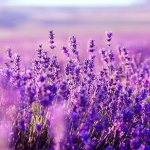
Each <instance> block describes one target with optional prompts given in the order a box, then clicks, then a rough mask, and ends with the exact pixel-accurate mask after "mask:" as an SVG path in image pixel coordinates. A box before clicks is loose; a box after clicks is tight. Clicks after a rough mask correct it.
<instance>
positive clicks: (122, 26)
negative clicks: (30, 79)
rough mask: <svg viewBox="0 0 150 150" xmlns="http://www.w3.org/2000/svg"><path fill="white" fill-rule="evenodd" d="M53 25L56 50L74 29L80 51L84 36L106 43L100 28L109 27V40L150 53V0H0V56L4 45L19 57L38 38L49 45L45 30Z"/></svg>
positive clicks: (32, 48) (26, 54)
mask: <svg viewBox="0 0 150 150" xmlns="http://www.w3.org/2000/svg"><path fill="white" fill-rule="evenodd" d="M49 30H54V31H55V36H56V46H57V49H58V50H57V53H58V54H60V55H61V54H62V53H61V52H60V48H61V46H62V45H66V43H67V41H68V36H70V35H75V36H76V37H77V39H78V45H79V49H80V51H81V52H82V54H84V51H86V47H87V46H86V45H87V41H88V40H89V39H91V38H92V39H95V40H96V43H97V48H100V47H103V46H104V45H105V31H113V33H114V37H113V44H114V45H116V44H123V45H124V46H125V47H127V48H128V49H129V50H130V52H131V53H134V54H137V52H138V54H140V55H143V56H144V57H148V56H149V54H150V1H149V0H105V1H102V0H75V1H71V0H63V1H62V0H53V1H52V0H25V1H20V0H5V1H1V3H0V60H1V61H3V60H4V53H5V51H6V50H7V49H8V48H11V49H12V50H13V51H14V52H18V53H19V54H21V55H23V60H24V63H28V62H29V59H30V58H31V57H32V56H33V54H34V53H35V50H36V49H37V48H38V45H39V44H41V43H42V44H43V46H44V48H45V49H47V50H48V49H49V43H48V42H49V39H48V31H49Z"/></svg>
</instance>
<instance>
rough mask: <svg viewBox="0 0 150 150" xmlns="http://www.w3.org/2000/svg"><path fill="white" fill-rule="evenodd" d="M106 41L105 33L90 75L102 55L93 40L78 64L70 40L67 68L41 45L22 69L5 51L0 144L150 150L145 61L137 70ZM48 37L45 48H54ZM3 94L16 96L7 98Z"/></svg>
mask: <svg viewBox="0 0 150 150" xmlns="http://www.w3.org/2000/svg"><path fill="white" fill-rule="evenodd" d="M112 36H113V34H112V32H107V33H106V42H107V46H106V48H101V49H100V48H99V49H100V50H99V52H100V56H101V60H102V64H100V66H101V67H100V70H99V72H97V71H95V65H99V64H96V61H95V60H96V59H99V57H100V56H96V55H95V52H96V51H97V47H96V45H95V40H90V41H89V44H88V48H87V50H88V52H89V57H88V58H87V59H85V60H81V59H80V55H79V54H80V52H79V51H78V47H77V42H76V38H75V36H71V37H70V38H69V46H68V47H67V46H62V52H64V54H65V57H66V60H67V62H66V66H65V68H64V67H63V66H61V65H60V63H59V61H58V59H57V56H53V55H49V51H44V50H43V48H42V45H39V48H38V50H37V56H36V57H35V59H34V60H33V61H32V66H31V67H29V68H28V69H27V68H22V67H21V65H20V60H21V58H20V56H19V55H17V54H13V53H12V52H11V50H10V49H9V50H8V61H7V62H6V67H3V68H2V69H1V89H0V90H1V95H0V96H1V97H0V98H1V99H0V132H1V130H7V131H6V132H3V134H4V135H1V133H0V138H1V139H3V140H4V143H0V146H1V147H2V146H3V147H4V149H11V150H53V149H56V150H105V149H106V150H113V149H120V150H130V149H133V150H149V149H150V97H149V96H150V63H149V60H145V61H144V62H141V64H140V65H139V64H138V65H137V64H136V62H135V61H134V60H132V59H131V57H130V55H129V53H128V52H127V50H126V48H124V47H121V46H120V47H118V54H116V52H113V49H112V47H111V40H112ZM49 38H50V49H51V50H54V49H55V50H56V46H55V45H54V43H55V42H54V33H53V31H50V32H49ZM62 68H64V70H63V69H62ZM6 91H7V95H12V93H11V91H13V93H14V94H16V96H15V97H12V96H8V98H6V96H5V97H4V95H5V94H4V93H5V92H6ZM15 98H16V99H15ZM14 99H15V100H14ZM8 112H9V113H8ZM10 114H11V115H10ZM12 114H13V115H12ZM10 116H11V117H10ZM10 118H11V119H10ZM8 120H9V124H8V125H9V126H7V127H6V126H4V125H5V123H6V121H8ZM4 122H5V123H4ZM5 134H6V135H5Z"/></svg>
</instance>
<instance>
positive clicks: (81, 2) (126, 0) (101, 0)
mask: <svg viewBox="0 0 150 150" xmlns="http://www.w3.org/2000/svg"><path fill="white" fill-rule="evenodd" d="M142 1H143V0H4V1H3V2H1V4H3V5H6V6H8V5H12V6H130V5H132V4H137V3H139V2H142Z"/></svg>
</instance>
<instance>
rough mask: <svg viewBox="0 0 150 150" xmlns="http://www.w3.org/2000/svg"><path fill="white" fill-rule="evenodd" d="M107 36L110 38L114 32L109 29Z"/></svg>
mask: <svg viewBox="0 0 150 150" xmlns="http://www.w3.org/2000/svg"><path fill="white" fill-rule="evenodd" d="M106 36H107V37H108V38H109V39H110V38H111V37H112V36H113V33H112V32H111V31H107V32H106Z"/></svg>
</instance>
